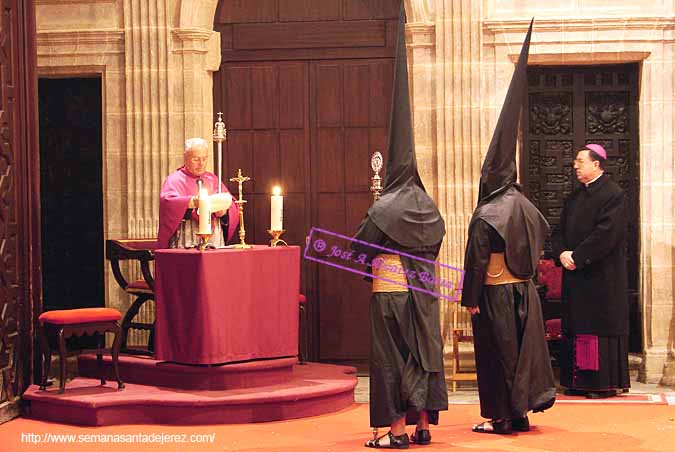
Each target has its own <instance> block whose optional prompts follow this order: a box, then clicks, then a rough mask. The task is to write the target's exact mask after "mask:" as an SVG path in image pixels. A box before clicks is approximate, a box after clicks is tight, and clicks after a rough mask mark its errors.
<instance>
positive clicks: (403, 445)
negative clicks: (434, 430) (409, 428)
mask: <svg viewBox="0 0 675 452" xmlns="http://www.w3.org/2000/svg"><path fill="white" fill-rule="evenodd" d="M384 437H388V438H389V444H380V440H381V439H382V438H384ZM365 446H366V447H372V448H374V449H408V448H409V447H410V441H409V440H408V434H407V433H404V434H402V435H398V436H394V434H393V433H391V431H389V432H387V433H386V434H384V435H382V436H380V437H379V438H377V439H371V440H368V441H366V444H365Z"/></svg>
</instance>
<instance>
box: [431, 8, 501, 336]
mask: <svg viewBox="0 0 675 452" xmlns="http://www.w3.org/2000/svg"><path fill="white" fill-rule="evenodd" d="M481 8H482V7H481V6H476V4H475V2H471V1H469V0H438V2H437V5H436V61H437V63H436V69H435V77H436V80H437V83H436V111H437V125H436V141H437V149H438V151H437V158H438V161H437V167H438V170H437V171H438V202H439V207H440V209H441V212H442V214H443V216H444V218H445V221H446V230H447V234H446V236H445V241H444V242H443V247H442V251H441V257H440V259H441V262H443V263H446V264H449V265H453V266H457V267H460V268H462V267H463V264H464V249H465V244H466V232H467V228H468V224H469V220H470V219H471V215H472V213H473V210H474V208H475V206H476V196H477V193H478V180H479V175H480V167H481V163H482V158H483V155H484V151H485V148H486V145H485V143H486V140H487V139H489V137H487V138H486V135H488V133H489V132H488V129H489V123H490V122H491V121H488V119H489V118H488V117H487V116H486V113H487V111H486V110H487V109H486V108H485V107H484V103H483V102H482V95H483V91H484V89H483V84H484V79H483V76H482V72H481V56H482V54H481V52H482V34H481V26H480V24H481ZM445 276H448V277H449V276H450V275H447V272H446V275H445ZM453 311H455V312H454V314H455V316H454V317H455V318H456V322H455V323H454V325H453V326H454V327H456V328H465V329H470V318H469V316H468V315H467V314H466V313H465V312H464V310H463V309H461V308H460V307H459V305H458V304H452V305H448V306H447V308H446V310H445V314H446V321H445V323H446V325H448V323H449V322H450V317H449V316H453ZM445 333H446V334H445V337H446V342H447V337H448V329H446V331H445Z"/></svg>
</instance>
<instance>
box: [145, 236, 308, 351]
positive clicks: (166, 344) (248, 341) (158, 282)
mask: <svg viewBox="0 0 675 452" xmlns="http://www.w3.org/2000/svg"><path fill="white" fill-rule="evenodd" d="M299 286H300V248H299V247H297V246H289V247H274V248H270V247H268V246H260V245H256V246H254V247H253V248H251V249H247V250H238V249H222V250H208V251H205V252H200V251H197V250H178V249H162V250H156V251H155V297H156V307H155V319H156V321H155V353H156V359H158V360H163V361H173V362H178V363H184V364H219V363H227V362H232V361H242V360H249V359H259V358H277V357H282V356H295V355H297V353H298V294H299V292H300V287H299Z"/></svg>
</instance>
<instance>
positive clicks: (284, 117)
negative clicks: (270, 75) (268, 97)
mask: <svg viewBox="0 0 675 452" xmlns="http://www.w3.org/2000/svg"><path fill="white" fill-rule="evenodd" d="M307 86H308V79H307V69H306V65H305V64H284V65H282V66H281V67H280V68H279V127H281V128H284V129H302V128H303V127H304V126H305V120H306V110H307V105H306V99H305V98H306V94H307Z"/></svg>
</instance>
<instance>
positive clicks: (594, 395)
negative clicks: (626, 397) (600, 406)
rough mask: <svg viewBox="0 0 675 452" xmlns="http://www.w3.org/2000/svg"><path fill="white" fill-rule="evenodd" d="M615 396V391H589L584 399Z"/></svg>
mask: <svg viewBox="0 0 675 452" xmlns="http://www.w3.org/2000/svg"><path fill="white" fill-rule="evenodd" d="M615 395H616V391H615V390H612V391H591V392H588V393H586V398H587V399H606V398H608V397H614V396H615Z"/></svg>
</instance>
